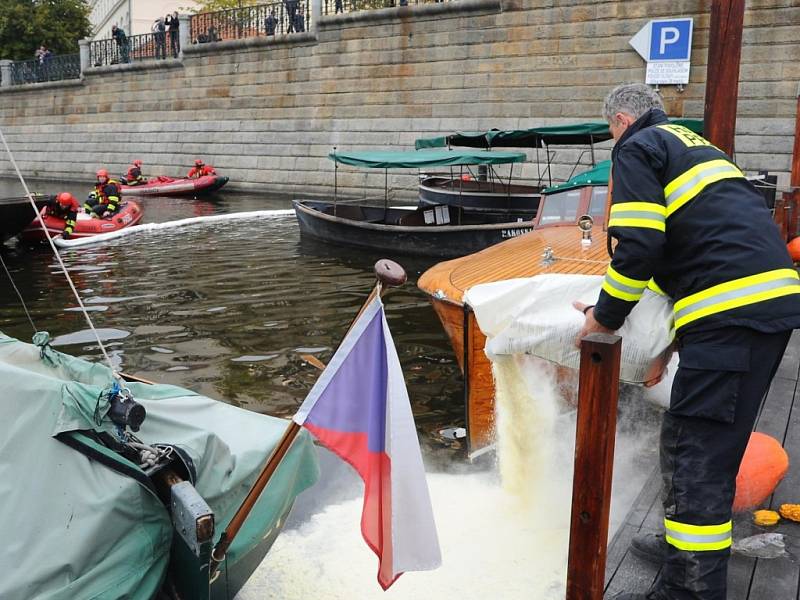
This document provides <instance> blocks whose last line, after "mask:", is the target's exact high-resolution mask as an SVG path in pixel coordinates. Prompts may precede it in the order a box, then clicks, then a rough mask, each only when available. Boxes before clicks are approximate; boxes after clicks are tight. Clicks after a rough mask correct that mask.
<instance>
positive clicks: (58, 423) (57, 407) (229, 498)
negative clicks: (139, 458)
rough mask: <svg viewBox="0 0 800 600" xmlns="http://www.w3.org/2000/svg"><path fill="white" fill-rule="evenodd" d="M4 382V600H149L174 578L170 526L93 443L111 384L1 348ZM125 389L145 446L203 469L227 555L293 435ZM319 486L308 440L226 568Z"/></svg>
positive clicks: (185, 396)
mask: <svg viewBox="0 0 800 600" xmlns="http://www.w3.org/2000/svg"><path fill="white" fill-rule="evenodd" d="M0 381H2V382H3V391H2V394H0V498H2V504H1V505H0V506H1V508H0V529H1V530H2V532H3V536H4V539H3V541H4V548H3V552H2V557H1V558H0V567H2V568H1V569H0V570H1V571H2V574H3V575H2V577H0V598H3V599H4V600H28V599H33V598H47V599H49V600H74V599H81V600H84V599H85V600H89V599H112V598H126V599H129V600H139V599H142V600H146V599H150V598H152V597H153V596H154V595H155V594H156V592H157V590H158V589H159V587H160V585H161V582H162V581H163V579H164V576H165V573H166V570H167V565H168V562H169V552H170V542H171V539H172V535H173V532H172V525H171V520H170V516H169V514H168V513H167V510H166V508H165V507H164V505H163V504H162V503H161V501H160V500H159V499H158V498H157V497H156V495H155V494H154V492H153V491H152V490H151V489H148V487H147V486H146V485H144V484H143V483H142V482H141V481H137V477H136V476H137V475H142V476H144V472H143V471H142V470H141V469H139V467H138V466H137V465H135V464H133V463H132V462H129V461H128V460H126V459H125V458H122V457H121V456H119V455H118V454H116V453H114V452H112V451H111V450H109V449H107V448H106V447H105V446H102V445H101V444H99V443H98V442H96V441H94V440H93V439H91V432H93V431H94V432H101V431H111V430H112V429H113V424H112V423H111V422H110V420H109V419H108V418H107V417H105V418H104V415H105V414H106V412H107V411H108V403H107V401H105V400H101V401H99V402H98V398H99V397H100V396H101V394H102V392H103V391H104V390H105V389H107V388H108V387H109V384H110V382H111V373H110V370H109V369H108V368H107V367H105V366H104V365H101V364H93V363H89V362H86V361H84V360H81V359H77V358H73V357H71V356H68V355H66V354H62V353H59V352H56V351H55V350H52V349H51V348H50V347H49V346H42V347H38V346H34V345H31V344H25V343H22V342H19V341H17V340H15V339H13V338H10V337H7V336H5V335H2V334H0ZM128 387H129V388H130V390H131V391H132V392H133V395H134V397H135V399H136V401H138V402H139V403H140V404H142V405H144V406H145V408H146V410H147V418H146V420H145V422H144V424H143V425H142V428H141V430H140V431H139V432H138V433H137V434H136V435H137V436H138V437H139V438H140V439H141V440H142V441H144V442H145V443H148V444H154V443H169V444H173V445H176V446H178V447H179V448H180V449H182V450H183V451H184V452H185V453H186V454H188V456H189V457H190V458H191V460H192V462H193V463H194V469H195V471H196V474H197V478H196V481H195V488H196V489H197V491H198V492H199V493H200V494H201V495H202V496H203V498H204V499H205V500H206V502H207V503H208V504H209V505H210V507H211V508H212V509H213V511H214V514H215V519H216V528H215V541H216V540H217V539H218V538H219V536H220V534H221V532H222V531H223V529H224V527H225V525H226V524H227V523H228V521H229V520H230V519H231V517H232V516H233V513H234V512H235V510H236V508H237V507H238V506H239V504H240V503H241V501H242V499H243V498H244V496H245V495H246V493H247V491H248V489H249V487H250V485H251V483H252V482H253V481H254V479H255V478H256V476H257V475H258V473H259V471H260V469H261V467H262V466H263V464H264V463H265V462H266V458H267V456H268V455H269V453H270V452H271V451H272V449H273V447H274V446H275V444H276V443H277V441H278V440H279V438H280V437H281V435H282V433H283V431H284V429H285V427H286V424H287V423H286V421H284V420H282V419H276V418H272V417H268V416H264V415H259V414H256V413H252V412H249V411H245V410H242V409H239V408H236V407H233V406H230V405H227V404H224V403H222V402H217V401H214V400H211V399H209V398H206V397H204V396H200V395H198V394H196V393H194V392H191V391H189V390H186V389H182V388H179V387H175V386H171V385H147V384H140V383H130V384H128ZM98 459H100V460H98ZM104 461H105V462H107V463H108V464H104ZM109 461H110V462H109ZM108 465H112V466H116V467H119V468H111V467H110V466H108ZM125 472H128V473H130V474H129V475H126V474H124V473H125ZM131 475H133V476H131ZM318 475H319V472H318V465H317V458H316V453H315V450H314V446H313V444H312V442H311V438H310V436H309V435H308V434H307V433H305V432H303V434H302V435H301V436H299V437H298V439H296V440H295V443H294V445H293V446H292V447H291V449H290V451H289V453H288V454H287V456H286V459H284V461H283V462H282V463H281V465H280V466H279V467H278V470H277V472H276V474H275V476H274V477H273V479H272V480H271V481H270V484H269V485H268V486H267V488H266V489H265V490H264V492H263V494H262V495H261V498H260V499H259V501H258V502H257V504H256V507H255V509H254V511H253V513H251V515H250V517H249V518H248V520H247V521H246V522H245V525H244V528H243V529H242V531H241V533H240V536H239V537H237V538H236V539H235V540H234V543H233V545H232V546H231V548H230V550H229V551H228V554H227V560H226V564H225V565H223V566H224V567H225V568H228V566H229V565H235V564H236V561H237V560H239V559H240V558H242V557H243V556H245V555H246V554H247V553H248V552H250V550H251V549H253V548H254V547H255V546H256V545H257V544H259V543H262V537H265V536H266V535H267V534H268V533H270V534H271V533H272V532H274V531H279V530H280V527H281V525H282V522H281V520H282V518H283V516H285V514H286V512H287V511H288V510H289V508H290V507H291V505H292V503H293V501H294V498H295V497H296V496H297V494H299V493H300V492H301V491H303V490H304V489H306V488H307V487H309V486H310V485H312V484H313V483H314V482H315V481H316V479H317V477H318ZM248 575H249V572H248ZM215 585H216V584H215Z"/></svg>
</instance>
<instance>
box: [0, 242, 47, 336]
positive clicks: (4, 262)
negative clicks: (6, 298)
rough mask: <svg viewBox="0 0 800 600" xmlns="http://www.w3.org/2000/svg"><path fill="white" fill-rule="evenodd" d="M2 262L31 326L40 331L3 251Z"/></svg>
mask: <svg viewBox="0 0 800 600" xmlns="http://www.w3.org/2000/svg"><path fill="white" fill-rule="evenodd" d="M0 263H3V270H4V271H5V272H6V276H7V277H8V280H9V281H10V282H11V287H13V288H14V291H15V292H17V297H18V298H19V301H20V303H21V304H22V310H24V311H25V315H26V316H27V317H28V321H29V322H30V324H31V327H33V332H34V333H39V330H38V329H36V325H35V324H34V322H33V319H32V318H31V313H29V312H28V307H27V306H26V305H25V299H24V298H23V297H22V294H21V293H20V291H19V288H17V284H16V283H14V278H13V277H11V272H10V271H9V270H8V267H7V266H6V261H4V260H3V253H2V252H0Z"/></svg>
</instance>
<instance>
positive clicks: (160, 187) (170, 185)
mask: <svg viewBox="0 0 800 600" xmlns="http://www.w3.org/2000/svg"><path fill="white" fill-rule="evenodd" d="M226 183H228V178H227V177H222V176H220V175H204V176H203V177H197V178H196V179H187V178H181V179H174V178H172V177H165V176H163V175H160V176H158V177H153V178H151V179H150V180H149V181H147V183H140V184H139V185H124V184H123V185H121V186H120V189H121V190H122V194H123V195H124V196H199V195H200V194H207V193H209V192H214V191H216V190H218V189H220V188H221V187H222V186H224V185H225V184H226Z"/></svg>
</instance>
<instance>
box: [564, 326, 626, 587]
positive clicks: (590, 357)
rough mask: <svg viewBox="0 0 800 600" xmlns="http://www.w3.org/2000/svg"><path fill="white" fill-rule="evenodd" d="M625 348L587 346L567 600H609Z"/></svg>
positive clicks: (598, 339)
mask: <svg viewBox="0 0 800 600" xmlns="http://www.w3.org/2000/svg"><path fill="white" fill-rule="evenodd" d="M621 348H622V338H620V337H619V336H616V335H610V334H606V333H592V334H590V335H587V336H586V337H585V338H583V339H582V340H581V370H580V387H579V390H578V426H577V432H576V441H575V474H574V477H573V482H572V521H571V524H570V532H569V562H568V564H567V596H566V600H602V598H603V585H604V582H605V571H606V550H607V546H608V518H609V514H610V512H611V475H612V473H613V469H614V435H615V433H616V429H617V395H618V392H619V363H620V354H621Z"/></svg>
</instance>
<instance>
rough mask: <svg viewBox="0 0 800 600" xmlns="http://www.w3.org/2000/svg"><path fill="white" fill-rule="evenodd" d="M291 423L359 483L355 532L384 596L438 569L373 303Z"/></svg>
mask: <svg viewBox="0 0 800 600" xmlns="http://www.w3.org/2000/svg"><path fill="white" fill-rule="evenodd" d="M294 421H295V422H296V423H297V424H298V425H302V426H303V427H305V428H306V429H308V430H309V431H311V433H313V434H314V435H315V436H316V438H317V439H318V440H319V441H320V442H321V443H322V444H323V445H325V446H326V447H327V448H328V449H330V450H331V451H332V452H334V453H336V454H337V455H338V456H339V457H340V458H342V459H343V460H345V461H347V462H348V463H350V465H352V466H353V468H355V470H356V471H358V473H359V475H361V478H362V479H363V480H364V488H365V489H364V507H363V510H362V513H361V533H362V535H363V536H364V540H365V541H366V542H367V545H368V546H369V547H370V548H372V550H373V551H374V552H375V554H377V555H378V559H379V567H378V583H380V585H381V587H383V589H384V590H386V589H388V588H389V586H390V585H392V583H394V581H395V580H396V579H397V578H398V577H399V576H400V575H401V574H402V573H403V572H405V571H426V570H431V569H435V568H437V567H438V566H439V565H440V564H441V562H442V558H441V553H440V551H439V540H438V537H437V535H436V524H435V523H434V521H433V510H432V508H431V500H430V495H429V493H428V484H427V481H426V480H425V469H424V467H423V464H422V455H421V453H420V449H419V441H418V440H417V430H416V428H415V426H414V417H413V416H412V414H411V404H410V402H409V400H408V392H407V391H406V386H405V381H404V379H403V372H402V370H401V369H400V361H399V359H398V358H397V351H396V350H395V347H394V342H393V341H392V335H391V333H390V332H389V325H388V324H387V323H386V317H385V316H384V312H383V303H382V302H381V300H380V298H375V300H373V301H372V302H370V304H369V305H368V306H367V307H366V308H365V309H364V311H363V312H362V314H361V316H360V317H359V318H358V320H357V321H356V323H355V324H354V325H353V327H352V328H351V330H350V331H349V333H348V334H347V335H346V336H345V338H344V340H343V341H342V344H341V346H339V349H338V350H337V351H336V354H334V356H333V358H332V359H331V362H330V363H329V364H328V367H327V368H326V369H325V371H323V373H322V375H320V378H319V379H318V380H317V383H316V384H315V385H314V387H313V388H312V390H311V392H310V393H309V395H308V397H307V398H306V400H305V402H303V405H302V406H301V407H300V410H299V411H298V412H297V414H296V415H295V416H294Z"/></svg>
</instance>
